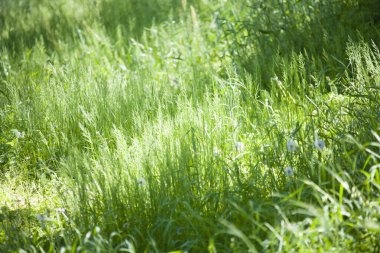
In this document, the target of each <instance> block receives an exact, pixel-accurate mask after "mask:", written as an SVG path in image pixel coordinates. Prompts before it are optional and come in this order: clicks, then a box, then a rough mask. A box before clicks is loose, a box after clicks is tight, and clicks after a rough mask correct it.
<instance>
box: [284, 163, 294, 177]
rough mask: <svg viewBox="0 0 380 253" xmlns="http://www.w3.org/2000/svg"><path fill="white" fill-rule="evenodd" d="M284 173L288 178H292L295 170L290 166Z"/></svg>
mask: <svg viewBox="0 0 380 253" xmlns="http://www.w3.org/2000/svg"><path fill="white" fill-rule="evenodd" d="M284 172H285V175H286V176H288V177H292V176H293V175H294V171H293V168H292V167H289V166H288V167H286V168H285V170H284Z"/></svg>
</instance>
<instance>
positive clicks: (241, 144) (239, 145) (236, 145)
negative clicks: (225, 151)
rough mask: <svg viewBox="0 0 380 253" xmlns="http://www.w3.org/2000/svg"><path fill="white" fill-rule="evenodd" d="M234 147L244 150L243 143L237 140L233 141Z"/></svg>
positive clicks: (240, 150) (239, 150)
mask: <svg viewBox="0 0 380 253" xmlns="http://www.w3.org/2000/svg"><path fill="white" fill-rule="evenodd" d="M235 149H236V151H238V152H242V151H244V143H243V142H239V141H237V142H235Z"/></svg>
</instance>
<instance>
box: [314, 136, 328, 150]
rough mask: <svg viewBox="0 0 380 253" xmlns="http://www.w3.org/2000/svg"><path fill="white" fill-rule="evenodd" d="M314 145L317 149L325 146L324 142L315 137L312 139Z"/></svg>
mask: <svg viewBox="0 0 380 253" xmlns="http://www.w3.org/2000/svg"><path fill="white" fill-rule="evenodd" d="M314 146H315V147H316V148H317V149H319V150H322V149H324V148H325V142H324V141H323V140H321V139H318V138H317V139H315V141H314Z"/></svg>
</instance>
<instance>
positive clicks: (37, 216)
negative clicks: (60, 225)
mask: <svg viewBox="0 0 380 253" xmlns="http://www.w3.org/2000/svg"><path fill="white" fill-rule="evenodd" d="M36 218H37V220H39V221H46V220H47V217H46V216H45V215H43V214H36Z"/></svg>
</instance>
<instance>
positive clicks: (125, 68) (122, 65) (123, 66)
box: [119, 63, 128, 71]
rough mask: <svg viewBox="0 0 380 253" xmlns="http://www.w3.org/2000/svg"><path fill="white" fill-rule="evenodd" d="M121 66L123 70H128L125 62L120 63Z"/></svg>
mask: <svg viewBox="0 0 380 253" xmlns="http://www.w3.org/2000/svg"><path fill="white" fill-rule="evenodd" d="M119 67H120V69H121V70H123V71H127V70H128V69H127V67H126V66H125V65H124V64H121V63H120V64H119Z"/></svg>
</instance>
